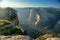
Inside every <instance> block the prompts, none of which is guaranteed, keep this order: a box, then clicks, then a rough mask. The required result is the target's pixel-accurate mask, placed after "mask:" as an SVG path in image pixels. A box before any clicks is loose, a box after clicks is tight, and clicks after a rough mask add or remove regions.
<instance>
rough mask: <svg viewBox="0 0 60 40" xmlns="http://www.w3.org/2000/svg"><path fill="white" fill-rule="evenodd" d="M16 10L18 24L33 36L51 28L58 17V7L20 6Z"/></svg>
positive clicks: (59, 16)
mask: <svg viewBox="0 0 60 40" xmlns="http://www.w3.org/2000/svg"><path fill="white" fill-rule="evenodd" d="M16 10H18V18H19V22H20V24H19V25H20V26H22V28H23V29H24V30H26V31H27V32H28V35H29V36H31V37H33V38H36V37H38V36H39V35H41V34H43V33H46V31H47V30H49V29H53V28H54V27H55V25H56V24H57V22H58V20H59V19H60V9H58V8H20V9H16Z"/></svg>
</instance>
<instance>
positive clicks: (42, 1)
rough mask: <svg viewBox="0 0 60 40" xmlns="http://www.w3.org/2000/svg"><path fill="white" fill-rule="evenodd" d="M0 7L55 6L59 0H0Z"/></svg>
mask: <svg viewBox="0 0 60 40" xmlns="http://www.w3.org/2000/svg"><path fill="white" fill-rule="evenodd" d="M0 6H1V7H57V8H60V0H1V2H0Z"/></svg>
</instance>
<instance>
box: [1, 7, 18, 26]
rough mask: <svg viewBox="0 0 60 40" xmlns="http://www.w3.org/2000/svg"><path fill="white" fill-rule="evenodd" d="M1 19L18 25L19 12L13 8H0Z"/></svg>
mask: <svg viewBox="0 0 60 40" xmlns="http://www.w3.org/2000/svg"><path fill="white" fill-rule="evenodd" d="M0 19H4V20H9V21H11V22H12V23H14V24H15V25H18V18H17V11H16V10H15V9H13V8H9V7H8V8H5V9H2V8H0Z"/></svg>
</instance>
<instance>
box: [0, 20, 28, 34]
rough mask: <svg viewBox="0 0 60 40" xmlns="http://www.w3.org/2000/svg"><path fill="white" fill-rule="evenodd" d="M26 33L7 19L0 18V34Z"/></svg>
mask: <svg viewBox="0 0 60 40" xmlns="http://www.w3.org/2000/svg"><path fill="white" fill-rule="evenodd" d="M13 34H14V35H27V32H22V30H21V28H19V27H16V26H14V25H13V24H12V23H11V22H10V21H8V20H0V35H13Z"/></svg>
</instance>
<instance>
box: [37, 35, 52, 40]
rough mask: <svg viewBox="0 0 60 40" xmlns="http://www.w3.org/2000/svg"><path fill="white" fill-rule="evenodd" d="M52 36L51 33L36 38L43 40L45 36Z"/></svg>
mask: <svg viewBox="0 0 60 40" xmlns="http://www.w3.org/2000/svg"><path fill="white" fill-rule="evenodd" d="M50 37H53V35H51V34H45V35H42V36H40V37H38V38H37V40H45V39H47V38H50Z"/></svg>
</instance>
